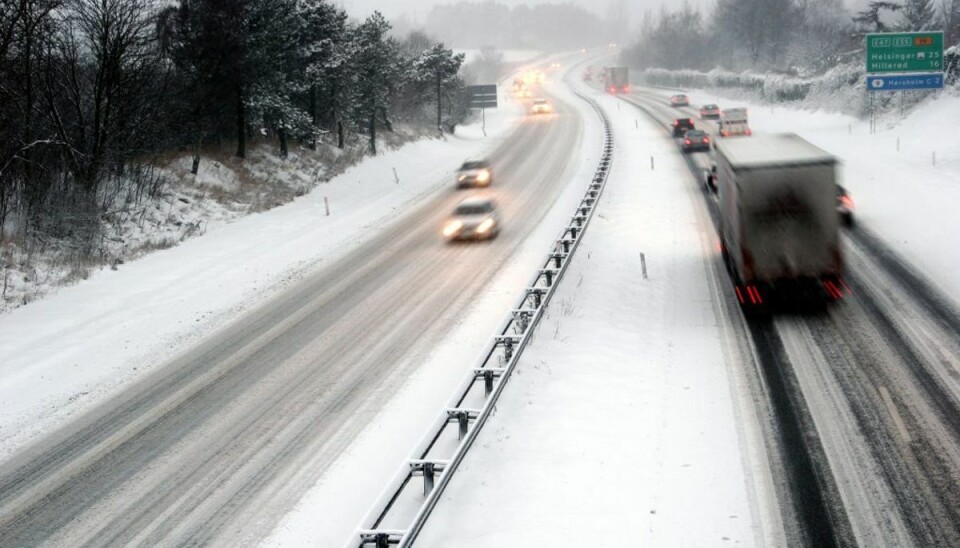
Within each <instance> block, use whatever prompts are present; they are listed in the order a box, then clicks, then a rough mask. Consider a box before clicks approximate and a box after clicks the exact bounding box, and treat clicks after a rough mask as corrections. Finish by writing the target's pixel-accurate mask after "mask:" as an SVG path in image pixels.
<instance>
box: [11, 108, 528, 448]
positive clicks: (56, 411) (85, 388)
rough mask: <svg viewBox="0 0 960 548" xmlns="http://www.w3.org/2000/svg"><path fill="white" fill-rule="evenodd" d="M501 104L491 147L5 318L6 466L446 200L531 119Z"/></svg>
mask: <svg viewBox="0 0 960 548" xmlns="http://www.w3.org/2000/svg"><path fill="white" fill-rule="evenodd" d="M501 104H502V105H503V106H502V108H500V109H496V110H491V111H490V112H488V113H487V122H486V123H487V134H488V137H483V134H482V133H481V129H480V127H479V125H478V124H473V125H469V126H462V127H460V128H458V130H457V132H456V135H454V136H449V137H447V138H446V139H445V140H423V141H418V142H415V143H413V144H409V145H407V146H404V147H402V148H400V149H398V150H393V151H390V152H387V153H385V154H382V155H379V156H376V157H374V158H369V159H367V160H365V161H364V162H363V163H362V164H360V165H358V166H356V167H354V168H352V169H350V170H348V171H347V172H346V173H344V174H342V175H340V176H338V177H335V178H334V179H332V180H331V181H330V182H328V183H325V184H322V185H320V186H318V187H316V188H315V190H314V191H313V192H311V193H310V194H307V195H305V196H302V197H300V198H298V199H296V200H295V201H294V202H292V203H290V204H287V205H285V206H282V207H278V208H275V209H272V210H270V211H267V212H264V213H260V214H255V215H251V216H249V217H246V218H243V219H241V220H238V221H236V222H234V223H232V224H226V225H222V226H216V227H212V228H210V229H209V231H208V232H207V234H206V235H204V236H203V237H202V238H195V239H192V240H188V241H186V242H184V243H182V244H181V245H179V246H177V247H174V248H170V249H165V250H162V251H158V252H156V253H152V254H150V255H148V256H146V257H143V258H141V259H139V260H136V261H133V262H131V263H128V264H125V265H121V267H120V268H119V269H118V270H116V271H113V270H101V271H98V272H95V273H94V275H93V276H92V277H91V278H90V279H89V280H86V281H84V282H83V283H80V284H77V285H75V286H72V287H67V288H64V289H62V290H61V291H60V292H58V293H57V294H56V295H52V296H50V297H49V298H47V299H43V300H41V301H37V302H35V303H32V304H31V305H30V306H27V307H23V308H19V309H16V310H13V311H10V312H9V313H6V314H3V315H0V460H2V459H5V458H6V457H8V456H9V455H10V454H11V453H12V452H14V451H15V450H17V449H18V448H20V447H22V446H23V445H24V444H25V443H27V442H28V441H30V440H32V439H35V438H36V437H37V436H39V435H40V434H42V433H44V432H46V431H49V430H51V429H52V428H55V427H57V426H58V425H60V424H63V422H64V421H65V420H66V419H68V418H69V417H71V416H74V415H76V414H78V413H80V412H82V411H84V410H86V409H89V408H90V407H91V406H93V405H94V404H95V403H97V402H100V401H103V400H105V399H107V398H109V397H110V395H111V394H113V393H115V392H116V391H117V390H118V389H119V388H120V387H122V386H125V385H127V384H129V383H131V382H133V381H135V380H136V379H138V378H141V377H142V376H144V375H145V374H146V373H148V372H149V371H151V370H152V369H154V368H155V367H157V366H158V365H160V364H163V363H165V362H166V361H168V360H169V359H170V358H171V357H173V356H176V355H177V354H179V353H180V352H182V351H183V350H185V349H186V348H188V347H189V345H191V344H192V343H194V342H196V341H197V340H199V339H200V338H202V337H203V336H204V335H206V334H208V333H210V332H212V331H213V330H215V329H217V328H218V327H220V326H222V325H224V324H226V323H227V322H228V321H229V320H231V319H232V318H234V317H236V316H237V315H238V314H240V313H242V312H243V311H244V310H246V309H248V308H250V307H251V306H252V305H253V304H254V303H257V302H260V301H262V300H264V299H265V298H267V297H268V296H270V295H271V294H274V293H276V292H279V291H280V290H282V289H283V288H284V287H285V286H287V285H288V284H290V283H292V282H294V281H295V280H297V279H299V278H301V277H303V276H305V275H306V274H307V273H309V272H311V271H313V270H315V269H316V268H318V267H320V266H322V265H323V264H324V263H325V262H329V261H332V260H334V259H335V258H336V257H338V256H340V255H341V254H343V253H345V252H346V251H348V250H349V249H351V248H352V247H354V246H355V245H356V244H357V243H358V242H360V241H362V240H363V239H365V238H367V237H370V236H372V235H373V234H376V233H377V232H378V231H379V230H381V229H382V228H383V226H384V225H385V224H386V223H387V221H388V220H389V219H391V218H392V217H394V216H395V215H396V214H397V212H399V211H402V210H403V209H404V208H406V207H409V206H411V205H412V204H416V203H419V202H420V201H421V200H423V199H425V198H427V197H429V196H432V195H435V194H436V193H437V192H442V191H445V190H447V189H448V188H449V186H450V184H451V180H452V176H453V175H452V174H453V172H454V170H455V169H456V168H457V167H458V165H459V163H460V162H461V161H462V160H463V158H465V157H470V156H477V155H480V154H482V153H483V152H484V151H486V150H490V149H492V148H493V147H495V146H496V145H497V144H498V143H499V142H501V141H502V140H503V139H504V138H505V137H506V135H508V134H509V132H510V131H511V128H512V127H513V126H514V124H515V123H516V121H517V120H518V117H519V116H520V115H521V114H522V113H523V110H522V107H520V106H519V105H517V104H515V103H513V102H512V101H510V100H508V99H507V98H506V97H505V98H504V100H503V101H502V102H501ZM395 173H396V178H395V175H394V174H395ZM219 178H220V179H223V177H219ZM397 179H399V181H397ZM327 204H329V208H330V215H329V216H327V215H326V205H327Z"/></svg>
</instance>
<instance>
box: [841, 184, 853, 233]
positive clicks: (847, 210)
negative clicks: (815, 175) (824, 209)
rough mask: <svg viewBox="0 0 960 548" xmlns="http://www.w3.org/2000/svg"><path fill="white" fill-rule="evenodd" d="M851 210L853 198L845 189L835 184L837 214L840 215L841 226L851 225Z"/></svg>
mask: <svg viewBox="0 0 960 548" xmlns="http://www.w3.org/2000/svg"><path fill="white" fill-rule="evenodd" d="M853 210H854V205H853V198H851V197H850V194H849V193H847V189H845V188H843V187H842V186H840V185H837V215H839V216H840V221H841V222H842V223H843V226H847V227H851V226H853Z"/></svg>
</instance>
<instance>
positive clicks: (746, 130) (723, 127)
mask: <svg viewBox="0 0 960 548" xmlns="http://www.w3.org/2000/svg"><path fill="white" fill-rule="evenodd" d="M717 129H718V130H719V132H720V136H721V137H736V136H748V137H749V136H750V135H751V133H752V131H750V123H749V122H748V121H747V109H745V108H728V109H726V110H724V111H723V112H721V113H720V121H719V122H717Z"/></svg>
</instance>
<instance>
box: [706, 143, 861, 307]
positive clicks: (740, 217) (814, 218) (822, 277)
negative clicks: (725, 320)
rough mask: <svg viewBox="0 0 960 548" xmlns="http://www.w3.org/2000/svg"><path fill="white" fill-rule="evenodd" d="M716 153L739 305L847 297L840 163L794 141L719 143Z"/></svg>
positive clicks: (725, 245)
mask: <svg viewBox="0 0 960 548" xmlns="http://www.w3.org/2000/svg"><path fill="white" fill-rule="evenodd" d="M716 152H717V173H716V184H717V198H718V202H719V211H720V229H719V230H720V240H721V248H722V250H723V256H724V260H725V262H726V264H727V267H728V268H729V270H730V273H731V276H732V277H733V279H734V283H735V285H736V288H735V289H736V293H737V298H738V299H739V301H740V304H741V305H742V306H743V307H744V308H745V309H746V310H748V311H751V310H756V309H758V308H759V309H762V308H765V307H766V305H767V304H769V301H770V300H771V298H772V299H773V300H777V299H779V298H781V297H786V296H800V297H803V298H804V301H808V298H810V297H816V299H817V300H816V302H820V303H826V302H829V301H831V300H836V299H839V298H840V297H842V295H843V293H844V291H845V286H844V285H843V282H842V275H843V254H842V252H841V247H840V234H839V220H838V218H837V212H836V179H837V173H836V172H837V167H838V162H837V159H836V158H835V157H834V156H832V155H830V154H829V153H827V152H825V151H823V150H821V149H820V148H818V147H816V146H814V145H812V144H810V143H808V142H807V141H805V140H803V139H802V138H800V137H799V136H797V135H793V134H785V135H769V136H761V137H756V138H753V139H733V140H725V141H720V142H718V143H717V145H716Z"/></svg>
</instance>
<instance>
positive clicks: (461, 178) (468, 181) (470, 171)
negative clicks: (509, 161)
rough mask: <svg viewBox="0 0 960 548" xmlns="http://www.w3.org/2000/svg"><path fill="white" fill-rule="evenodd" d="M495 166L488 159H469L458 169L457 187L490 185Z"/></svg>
mask: <svg viewBox="0 0 960 548" xmlns="http://www.w3.org/2000/svg"><path fill="white" fill-rule="evenodd" d="M491 184H493V168H492V167H490V162H489V161H488V160H467V161H466V162H464V163H463V165H462V166H460V169H458V170H457V188H466V187H473V186H490V185H491Z"/></svg>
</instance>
